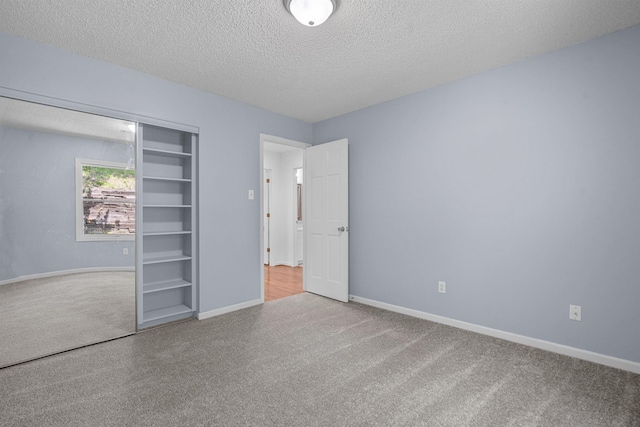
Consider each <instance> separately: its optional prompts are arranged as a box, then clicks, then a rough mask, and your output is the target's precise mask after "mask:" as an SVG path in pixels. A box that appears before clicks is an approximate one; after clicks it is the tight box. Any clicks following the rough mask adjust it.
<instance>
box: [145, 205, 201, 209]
mask: <svg viewBox="0 0 640 427" xmlns="http://www.w3.org/2000/svg"><path fill="white" fill-rule="evenodd" d="M142 207H143V208H190V207H191V205H143V206H142Z"/></svg>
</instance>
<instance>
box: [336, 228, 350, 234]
mask: <svg viewBox="0 0 640 427" xmlns="http://www.w3.org/2000/svg"><path fill="white" fill-rule="evenodd" d="M338 231H339V232H341V233H344V232H345V231H349V227H338Z"/></svg>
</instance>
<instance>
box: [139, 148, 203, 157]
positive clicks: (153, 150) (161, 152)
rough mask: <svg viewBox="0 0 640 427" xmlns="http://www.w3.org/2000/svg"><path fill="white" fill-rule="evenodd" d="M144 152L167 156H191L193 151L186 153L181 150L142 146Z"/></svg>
mask: <svg viewBox="0 0 640 427" xmlns="http://www.w3.org/2000/svg"><path fill="white" fill-rule="evenodd" d="M142 152H143V153H148V154H155V155H157V156H165V157H182V158H184V157H191V153H184V152H181V151H170V150H159V149H157V148H144V147H143V148H142Z"/></svg>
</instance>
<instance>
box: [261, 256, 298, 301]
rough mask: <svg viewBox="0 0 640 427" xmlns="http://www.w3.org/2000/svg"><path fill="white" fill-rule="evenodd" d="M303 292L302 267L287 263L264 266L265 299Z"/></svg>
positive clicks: (269, 299)
mask: <svg viewBox="0 0 640 427" xmlns="http://www.w3.org/2000/svg"><path fill="white" fill-rule="evenodd" d="M303 292H304V291H303V290H302V267H288V266H286V265H278V266H275V267H270V266H268V265H265V266H264V300H265V301H271V300H274V299H279V298H284V297H288V296H291V295H296V294H301V293H303Z"/></svg>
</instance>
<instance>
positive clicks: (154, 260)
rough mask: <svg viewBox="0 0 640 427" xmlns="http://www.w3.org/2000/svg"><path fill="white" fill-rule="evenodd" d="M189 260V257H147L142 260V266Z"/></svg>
mask: <svg viewBox="0 0 640 427" xmlns="http://www.w3.org/2000/svg"><path fill="white" fill-rule="evenodd" d="M190 259H191V257H190V256H187V255H173V256H160V257H147V258H144V259H143V260H142V264H143V265H149V264H160V263H163V262H176V261H189V260H190Z"/></svg>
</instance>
